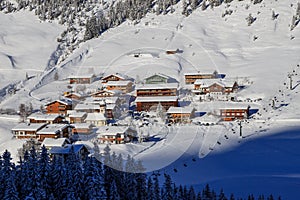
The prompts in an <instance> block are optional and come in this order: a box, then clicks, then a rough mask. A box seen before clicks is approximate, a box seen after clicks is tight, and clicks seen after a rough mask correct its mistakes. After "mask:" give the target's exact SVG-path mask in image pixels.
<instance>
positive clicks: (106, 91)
mask: <svg viewBox="0 0 300 200" xmlns="http://www.w3.org/2000/svg"><path fill="white" fill-rule="evenodd" d="M101 93H110V94H112V95H115V94H116V93H117V92H116V91H114V90H107V89H103V90H100V91H97V92H94V93H92V94H91V95H96V94H101Z"/></svg>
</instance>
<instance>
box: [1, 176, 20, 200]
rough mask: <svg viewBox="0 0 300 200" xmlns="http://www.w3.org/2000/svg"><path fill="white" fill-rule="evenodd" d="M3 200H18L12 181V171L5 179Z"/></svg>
mask: <svg viewBox="0 0 300 200" xmlns="http://www.w3.org/2000/svg"><path fill="white" fill-rule="evenodd" d="M2 199H3V200H19V197H18V192H17V189H16V186H15V183H14V173H12V174H11V175H10V176H9V177H8V179H7V180H6V188H5V192H4V197H3V198H2Z"/></svg>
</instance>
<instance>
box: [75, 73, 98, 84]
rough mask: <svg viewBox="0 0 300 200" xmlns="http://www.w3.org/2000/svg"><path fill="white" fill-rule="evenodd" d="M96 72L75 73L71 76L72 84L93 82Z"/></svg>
mask: <svg viewBox="0 0 300 200" xmlns="http://www.w3.org/2000/svg"><path fill="white" fill-rule="evenodd" d="M95 78H96V76H95V74H83V75H74V76H70V77H69V83H70V84H91V83H93V82H94V80H95Z"/></svg>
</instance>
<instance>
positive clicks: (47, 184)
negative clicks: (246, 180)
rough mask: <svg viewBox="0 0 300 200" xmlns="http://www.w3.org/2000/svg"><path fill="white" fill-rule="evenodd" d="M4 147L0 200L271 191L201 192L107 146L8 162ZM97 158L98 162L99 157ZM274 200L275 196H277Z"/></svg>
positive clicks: (218, 196) (187, 198) (147, 198)
mask: <svg viewBox="0 0 300 200" xmlns="http://www.w3.org/2000/svg"><path fill="white" fill-rule="evenodd" d="M98 152H99V151H98V150H97V149H96V151H95V153H96V154H97V155H99V154H98ZM11 159H12V158H11V154H10V153H9V152H8V151H5V152H4V153H3V154H2V156H1V157H0V182H1V184H0V199H3V200H21V199H22V200H23V199H28V200H54V199H59V200H60V199H62V200H84V199H86V200H102V199H103V200H104V199H105V200H131V199H132V200H133V199H139V200H204V199H206V200H210V199H211V200H226V199H228V200H229V199H230V200H235V199H237V200H242V199H248V200H254V199H258V200H264V199H266V200H273V199H274V197H273V196H272V195H270V196H268V197H266V198H265V197H264V196H263V195H260V196H259V197H258V198H255V197H254V196H253V195H249V196H248V198H235V197H234V195H233V194H230V195H229V196H226V195H225V193H224V191H223V190H221V191H220V192H218V193H217V192H215V191H214V190H213V189H211V188H210V186H209V185H206V186H205V187H204V188H203V190H202V191H195V189H194V188H193V186H189V187H188V186H182V185H179V186H177V185H176V183H175V182H173V181H172V179H171V176H170V175H168V174H166V173H164V174H163V175H160V174H159V173H154V172H153V173H152V174H151V173H148V174H146V173H143V171H144V170H145V169H144V167H143V165H142V163H141V162H140V161H135V160H134V159H133V158H132V157H131V156H128V157H127V158H126V159H123V157H122V156H121V155H116V154H115V153H111V152H110V148H109V147H108V146H107V147H106V148H105V149H104V153H103V155H101V156H100V157H99V158H98V159H96V158H95V156H88V157H86V158H85V159H84V160H82V159H80V158H79V156H78V155H77V154H75V152H74V149H71V152H70V154H69V155H68V156H67V157H56V156H55V157H52V158H51V159H50V157H49V154H48V151H47V149H46V148H45V147H42V148H41V150H40V151H37V150H36V149H35V148H34V147H32V148H31V149H30V151H26V152H25V154H24V157H23V158H20V161H19V162H18V163H16V164H15V163H13V162H11ZM99 160H101V162H100V161H99ZM278 199H280V198H278Z"/></svg>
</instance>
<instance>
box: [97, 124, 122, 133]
mask: <svg viewBox="0 0 300 200" xmlns="http://www.w3.org/2000/svg"><path fill="white" fill-rule="evenodd" d="M127 130H128V126H101V127H99V129H98V130H97V132H96V133H98V134H100V135H116V134H117V133H125V132H126V131H127Z"/></svg>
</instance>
